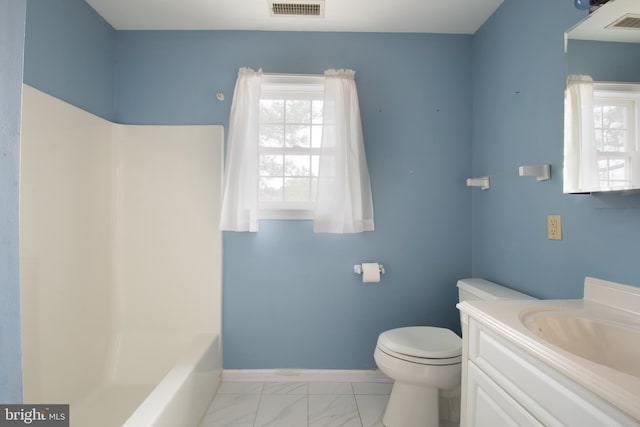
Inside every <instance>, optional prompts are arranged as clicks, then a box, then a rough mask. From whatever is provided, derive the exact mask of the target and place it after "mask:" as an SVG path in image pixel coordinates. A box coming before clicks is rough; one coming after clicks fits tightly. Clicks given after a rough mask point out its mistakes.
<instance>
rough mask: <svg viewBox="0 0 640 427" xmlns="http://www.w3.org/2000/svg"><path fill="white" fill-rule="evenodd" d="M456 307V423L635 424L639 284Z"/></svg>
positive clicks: (639, 386) (590, 282) (639, 383)
mask: <svg viewBox="0 0 640 427" xmlns="http://www.w3.org/2000/svg"><path fill="white" fill-rule="evenodd" d="M458 308H459V309H460V311H461V315H462V322H463V325H462V327H463V338H464V340H463V355H462V356H463V366H462V390H463V393H462V419H461V424H460V425H461V426H467V427H471V426H478V427H482V426H513V425H517V426H593V427H596V426H597V427H601V426H608V427H610V426H640V362H639V361H640V288H636V287H633V286H626V285H619V284H615V283H612V282H606V281H602V280H598V279H592V278H587V279H585V297H584V299H582V300H527V301H466V302H462V303H460V304H458Z"/></svg>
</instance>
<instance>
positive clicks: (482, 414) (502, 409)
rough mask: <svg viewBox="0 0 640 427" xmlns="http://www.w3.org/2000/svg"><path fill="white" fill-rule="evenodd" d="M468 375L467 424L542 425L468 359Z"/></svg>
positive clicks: (478, 426) (479, 426) (477, 426)
mask: <svg viewBox="0 0 640 427" xmlns="http://www.w3.org/2000/svg"><path fill="white" fill-rule="evenodd" d="M467 379H468V383H467V387H468V395H467V416H466V420H467V427H487V426H491V427H529V426H531V427H533V426H536V427H542V426H543V425H542V424H541V423H539V422H538V421H537V420H536V419H535V418H534V417H533V416H532V415H531V414H530V413H529V412H527V410H526V409H524V408H523V407H522V406H520V404H518V402H516V401H515V400H513V398H511V396H509V395H508V394H507V393H506V392H505V391H504V390H503V389H502V388H500V386H498V385H497V384H496V383H495V382H493V380H492V379H491V378H489V377H488V376H487V375H486V374H485V373H484V372H482V371H481V370H480V369H479V368H478V367H477V366H476V365H475V364H474V363H473V362H471V361H469V364H468V366H467Z"/></svg>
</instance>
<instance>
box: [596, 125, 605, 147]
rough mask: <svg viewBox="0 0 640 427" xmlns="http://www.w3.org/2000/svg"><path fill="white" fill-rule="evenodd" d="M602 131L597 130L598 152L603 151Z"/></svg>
mask: <svg viewBox="0 0 640 427" xmlns="http://www.w3.org/2000/svg"><path fill="white" fill-rule="evenodd" d="M602 138H603V137H602V130H600V129H596V150H598V151H603V149H604V148H603V147H604V145H603V139H602Z"/></svg>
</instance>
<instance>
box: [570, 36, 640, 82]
mask: <svg viewBox="0 0 640 427" xmlns="http://www.w3.org/2000/svg"><path fill="white" fill-rule="evenodd" d="M567 69H568V72H569V74H586V75H590V76H591V77H593V79H594V80H600V81H609V82H611V81H618V82H638V81H640V43H611V42H595V41H588V40H569V52H568V54H567Z"/></svg>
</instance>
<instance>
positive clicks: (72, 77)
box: [24, 0, 116, 120]
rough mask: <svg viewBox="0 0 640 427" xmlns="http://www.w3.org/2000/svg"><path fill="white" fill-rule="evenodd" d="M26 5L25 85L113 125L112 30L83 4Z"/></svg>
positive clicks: (41, 0) (59, 0)
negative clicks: (111, 122)
mask: <svg viewBox="0 0 640 427" xmlns="http://www.w3.org/2000/svg"><path fill="white" fill-rule="evenodd" d="M26 3H27V36H26V41H25V54H24V56H25V57H24V62H25V67H24V69H25V71H24V82H25V83H27V84H29V85H31V86H33V87H36V88H38V89H40V90H41V91H43V92H45V93H48V94H49V95H53V96H55V97H57V98H58V99H62V100H63V101H67V102H69V103H71V104H73V105H75V106H77V107H80V108H82V109H83V110H86V111H89V112H91V113H93V114H95V115H97V116H100V117H102V118H104V119H107V120H113V119H114V116H115V96H116V92H115V80H114V68H115V64H114V62H113V59H114V55H115V36H116V31H115V30H114V29H113V27H111V26H110V25H109V24H108V23H107V22H106V21H105V20H104V19H102V17H101V16H100V15H99V14H98V13H97V12H96V11H95V10H93V8H91V6H89V5H88V4H87V3H86V2H84V1H83V0H55V1H51V0H27V1H26Z"/></svg>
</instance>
